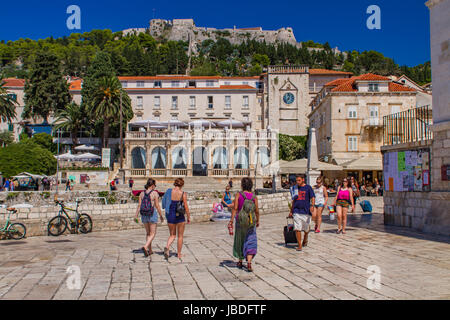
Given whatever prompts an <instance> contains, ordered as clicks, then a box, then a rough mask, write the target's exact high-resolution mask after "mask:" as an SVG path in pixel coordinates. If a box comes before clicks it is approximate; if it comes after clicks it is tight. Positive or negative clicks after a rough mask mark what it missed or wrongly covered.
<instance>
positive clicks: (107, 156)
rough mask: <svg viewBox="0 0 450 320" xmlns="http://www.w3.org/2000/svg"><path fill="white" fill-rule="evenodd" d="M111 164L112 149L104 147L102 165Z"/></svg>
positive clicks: (107, 166)
mask: <svg viewBox="0 0 450 320" xmlns="http://www.w3.org/2000/svg"><path fill="white" fill-rule="evenodd" d="M110 165H111V149H110V148H103V149H102V167H103V168H109V167H110Z"/></svg>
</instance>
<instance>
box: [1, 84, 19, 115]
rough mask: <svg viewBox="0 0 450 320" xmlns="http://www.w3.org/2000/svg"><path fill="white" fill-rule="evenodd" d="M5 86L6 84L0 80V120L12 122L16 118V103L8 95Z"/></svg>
mask: <svg viewBox="0 0 450 320" xmlns="http://www.w3.org/2000/svg"><path fill="white" fill-rule="evenodd" d="M5 84H6V82H4V81H3V80H1V79H0V120H2V121H4V122H12V120H13V119H14V118H15V117H16V105H17V101H16V100H15V99H13V98H12V97H11V96H10V95H9V94H8V92H7V91H6V88H5V87H4V86H5Z"/></svg>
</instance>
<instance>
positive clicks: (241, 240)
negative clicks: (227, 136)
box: [228, 178, 259, 272]
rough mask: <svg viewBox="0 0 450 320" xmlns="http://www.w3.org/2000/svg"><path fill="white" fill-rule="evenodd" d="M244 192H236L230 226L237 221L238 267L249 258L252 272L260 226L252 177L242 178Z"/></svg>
mask: <svg viewBox="0 0 450 320" xmlns="http://www.w3.org/2000/svg"><path fill="white" fill-rule="evenodd" d="M241 188H242V192H239V193H237V194H236V198H235V200H234V202H233V205H234V207H233V211H232V213H231V219H230V222H229V223H228V228H230V229H232V228H233V221H235V222H236V227H235V233H234V243H233V256H235V257H236V258H238V259H239V262H238V264H237V267H238V268H239V269H242V267H243V265H242V260H244V258H245V259H246V260H247V270H248V272H252V271H253V268H252V259H253V258H254V257H255V255H256V252H257V247H258V246H257V237H256V228H257V227H259V209H258V199H257V198H256V196H255V195H254V194H253V193H252V188H253V182H252V180H251V179H250V178H243V179H242V180H241Z"/></svg>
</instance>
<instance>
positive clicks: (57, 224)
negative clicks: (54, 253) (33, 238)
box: [47, 200, 92, 237]
mask: <svg viewBox="0 0 450 320" xmlns="http://www.w3.org/2000/svg"><path fill="white" fill-rule="evenodd" d="M80 202H81V201H77V202H76V203H77V207H76V208H75V209H72V208H69V207H67V206H66V205H65V204H64V202H63V201H58V200H55V205H59V206H60V207H61V208H60V210H59V212H58V215H57V216H56V217H53V218H52V219H50V221H49V222H48V226H47V230H48V234H49V235H51V236H54V237H57V236H60V235H62V234H63V233H64V232H65V231H66V229H67V228H69V230H70V232H71V233H78V231H80V232H81V233H83V234H86V233H89V232H91V231H92V219H91V217H90V216H89V215H88V214H86V213H79V212H78V207H79V204H80ZM67 211H72V212H75V213H76V215H75V219H72V218H71V217H70V215H69V214H68V213H67Z"/></svg>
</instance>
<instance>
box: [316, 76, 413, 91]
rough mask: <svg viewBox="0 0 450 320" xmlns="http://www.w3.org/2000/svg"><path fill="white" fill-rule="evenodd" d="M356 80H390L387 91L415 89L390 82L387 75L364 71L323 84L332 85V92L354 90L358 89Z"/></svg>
mask: <svg viewBox="0 0 450 320" xmlns="http://www.w3.org/2000/svg"><path fill="white" fill-rule="evenodd" d="M358 80H363V81H390V82H389V92H404V91H410V92H411V91H416V90H414V89H412V88H410V87H407V86H403V85H401V84H397V83H394V82H392V80H391V79H389V78H387V77H383V76H380V75H376V74H373V73H366V74H362V75H360V76H354V77H351V78H349V79H337V80H334V81H331V82H328V83H327V84H326V85H325V86H328V87H333V86H334V88H333V89H331V91H332V92H356V91H358V90H357V89H356V86H355V82H356V81H358Z"/></svg>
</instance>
